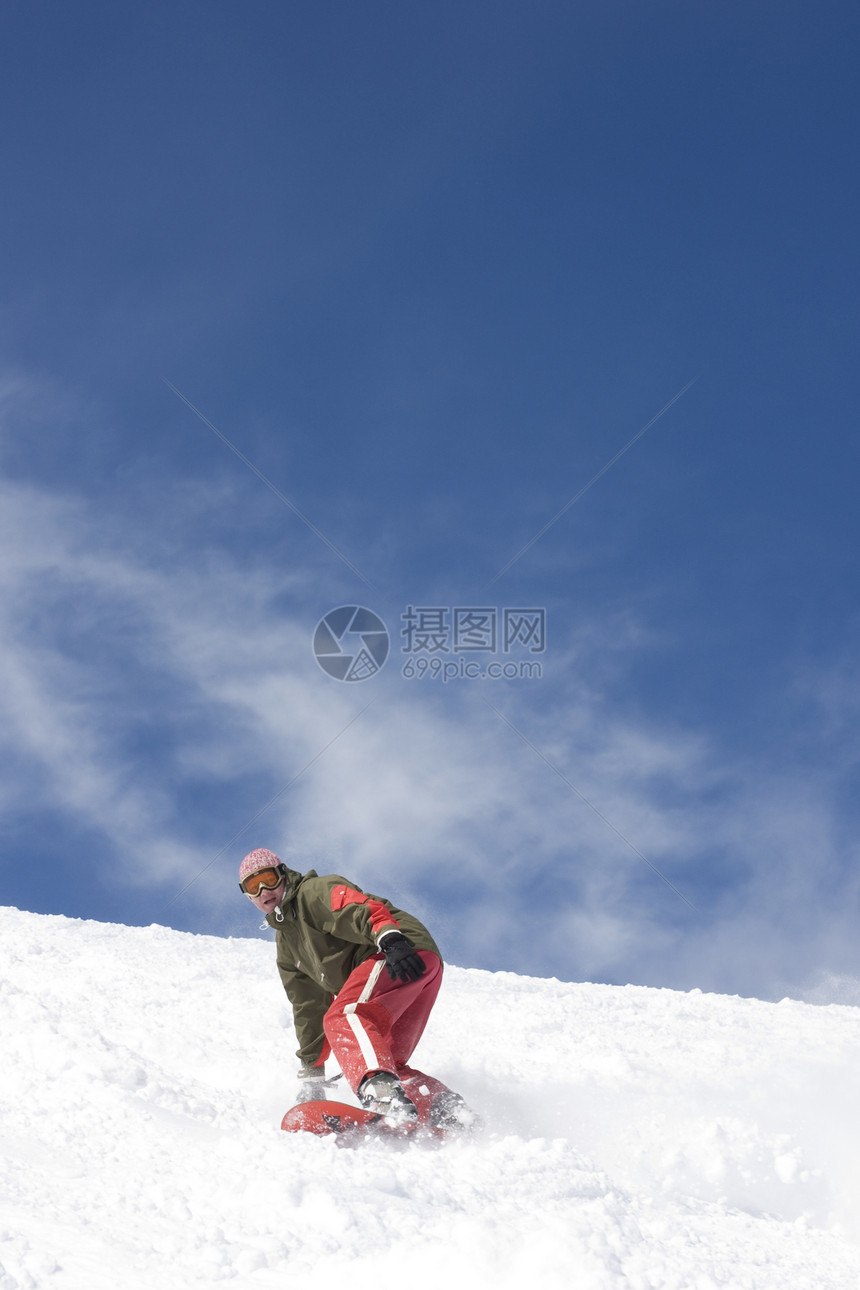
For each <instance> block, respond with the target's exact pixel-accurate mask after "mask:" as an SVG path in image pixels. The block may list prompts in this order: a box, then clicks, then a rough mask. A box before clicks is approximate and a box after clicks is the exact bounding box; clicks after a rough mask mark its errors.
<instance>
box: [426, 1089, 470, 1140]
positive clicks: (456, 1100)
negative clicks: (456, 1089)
mask: <svg viewBox="0 0 860 1290" xmlns="http://www.w3.org/2000/svg"><path fill="white" fill-rule="evenodd" d="M480 1123H481V1121H480V1117H479V1116H478V1115H477V1114H476V1113H475V1112H474V1111H473V1110H472V1108H471V1107H470V1106H467V1105H466V1103H465V1102H464V1100H463V1098H462V1097H461V1096H460V1094H459V1093H452V1092H451V1091H450V1090H446V1091H445V1092H444V1093H437V1094H436V1096H435V1097H434V1098H433V1102H432V1105H431V1107H430V1124H431V1125H432V1126H433V1128H434V1129H445V1130H446V1131H449V1132H450V1131H454V1132H460V1133H469V1132H470V1131H471V1130H473V1129H477V1128H479V1127H480Z"/></svg>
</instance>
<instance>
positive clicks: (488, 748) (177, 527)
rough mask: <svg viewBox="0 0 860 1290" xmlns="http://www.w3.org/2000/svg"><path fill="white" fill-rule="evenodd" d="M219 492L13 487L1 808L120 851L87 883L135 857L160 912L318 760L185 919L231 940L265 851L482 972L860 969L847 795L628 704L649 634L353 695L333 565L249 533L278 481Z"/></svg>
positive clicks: (621, 975)
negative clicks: (359, 888) (514, 669)
mask: <svg viewBox="0 0 860 1290" xmlns="http://www.w3.org/2000/svg"><path fill="white" fill-rule="evenodd" d="M225 479H226V477H225V478H220V479H217V480H215V481H212V482H209V481H200V480H187V479H185V478H182V477H176V478H174V479H173V480H168V481H166V482H163V483H162V484H161V485H160V487H159V489H158V492H157V495H156V494H155V493H153V494H151V495H149V494H147V493H146V490H143V491H141V490H138V491H137V492H134V491H133V490H132V489H131V487H128V488H125V489H121V488H119V487H118V488H117V489H116V490H115V492H114V493H113V494H112V495H108V496H107V498H106V497H105V494H104V492H100V493H99V495H98V497H97V498H96V497H93V496H91V495H89V494H88V493H87V492H86V491H85V490H84V488H83V486H78V487H77V489H76V490H73V489H72V488H66V489H65V490H64V489H62V488H60V487H58V486H57V485H56V484H51V485H39V484H36V483H32V482H30V483H28V482H22V480H21V479H20V478H19V479H15V480H13V479H9V480H7V481H6V482H5V483H4V484H3V486H2V495H0V502H2V511H0V516H1V517H2V518H0V526H2V527H0V536H2V556H0V586H2V589H3V595H2V604H0V618H2V622H3V638H2V652H0V669H2V698H0V701H2V704H3V714H4V716H3V727H2V732H0V739H2V742H3V745H4V746H5V750H6V753H7V756H8V759H9V763H10V766H11V772H10V774H9V776H8V778H7V785H6V792H5V809H6V811H7V813H8V814H9V815H10V816H11V817H12V818H14V817H15V815H16V813H17V814H20V813H26V812H28V811H33V810H37V809H39V808H40V807H41V808H42V809H50V810H55V811H59V812H61V813H63V814H64V815H65V816H66V818H68V819H69V820H70V821H77V822H78V824H79V825H80V827H81V828H82V829H86V830H88V831H89V832H91V833H97V834H98V835H100V836H101V837H102V838H103V840H104V844H103V849H102V850H101V852H99V853H98V855H97V857H96V872H95V874H94V877H96V878H97V875H98V871H99V866H100V865H108V864H115V862H116V858H117V857H122V859H123V861H124V863H125V865H126V866H127V870H126V871H127V872H128V874H129V876H130V879H132V880H133V881H134V882H135V883H136V884H143V885H147V884H150V885H154V886H155V887H156V888H157V889H159V890H161V891H163V892H165V893H166V895H165V899H167V897H168V896H169V895H172V894H173V893H174V892H175V891H177V890H178V889H179V888H180V887H181V886H184V884H185V883H186V882H187V881H188V880H189V878H191V877H192V876H193V875H194V874H196V873H198V872H199V871H201V870H202V869H203V868H204V867H205V866H207V865H209V862H210V861H211V860H212V857H213V855H214V854H215V852H216V851H217V850H219V849H220V847H221V846H222V845H224V843H226V842H227V841H228V840H229V838H230V837H231V836H232V835H233V834H234V833H238V832H239V830H240V829H242V828H243V826H244V825H245V824H247V823H248V821H250V819H251V817H252V816H253V815H254V814H255V813H256V812H257V811H259V810H260V809H261V808H262V807H263V806H264V804H265V803H266V802H267V801H268V800H269V799H270V798H271V797H272V796H273V795H274V794H275V793H277V792H278V790H279V789H281V788H283V787H284V786H285V785H286V784H287V783H288V782H289V781H290V780H291V779H293V778H294V777H295V776H296V775H297V774H298V772H300V771H302V768H303V767H306V766H308V763H311V762H312V761H313V764H312V765H310V766H309V768H308V769H307V770H306V771H305V772H304V773H303V774H301V775H300V776H299V778H298V779H296V782H295V784H294V785H293V786H292V787H291V788H290V789H289V790H288V791H287V792H286V793H284V794H283V795H282V796H281V797H280V798H279V799H278V801H277V803H276V804H275V805H273V806H272V807H271V808H270V809H269V810H268V811H267V812H266V813H265V814H264V815H263V816H262V817H261V819H260V820H259V821H258V822H257V823H256V824H255V825H254V826H253V827H252V828H251V829H248V830H247V832H245V833H244V834H243V835H242V837H241V838H240V839H239V840H238V841H237V842H236V843H235V844H234V846H233V847H232V848H230V850H229V851H228V855H227V857H226V858H225V860H224V862H223V864H220V863H219V864H218V865H217V866H214V867H213V868H212V869H210V870H208V872H207V875H206V877H204V878H202V879H201V880H200V881H199V882H198V883H196V884H195V885H194V887H193V893H192V899H193V907H194V910H195V916H197V917H202V916H205V914H206V911H208V916H209V918H210V919H211V920H212V922H213V924H214V925H215V926H219V927H222V928H223V926H224V924H225V921H226V920H229V924H230V928H231V930H234V929H235V920H236V913H235V908H236V907H235V905H234V903H233V902H234V900H235V895H234V887H233V883H232V881H230V882H227V883H226V884H225V883H224V882H223V881H222V878H223V874H224V873H225V871H226V869H227V868H228V867H232V865H233V864H234V863H235V861H236V860H237V859H238V858H239V857H240V855H241V854H242V853H243V851H244V849H246V847H250V846H251V845H259V844H264V845H271V846H273V847H275V848H276V849H278V848H279V849H281V850H282V852H283V853H284V856H285V858H286V859H287V860H289V861H290V862H291V863H294V864H295V865H297V867H304V866H305V865H307V866H311V865H313V866H314V867H316V868H318V869H320V870H327V869H338V870H340V871H342V872H345V873H346V874H347V875H348V876H350V877H352V878H354V879H355V880H356V881H358V882H360V883H362V884H363V885H365V886H367V887H369V888H370V889H374V888H375V889H376V890H378V891H382V892H383V893H384V894H389V893H390V894H391V895H392V896H393V897H395V898H396V899H399V900H401V901H402V903H404V904H407V905H408V904H410V903H411V904H412V905H413V906H415V907H416V908H417V909H423V910H426V911H427V916H428V918H430V917H431V916H432V918H433V919H434V920H435V921H434V924H433V925H434V927H439V928H441V929H442V930H443V931H444V933H445V939H446V943H447V944H449V945H450V946H451V950H450V952H451V954H452V956H453V957H454V958H455V960H456V959H459V960H460V961H465V962H469V963H478V964H481V963H490V964H492V965H493V966H503V965H509V966H513V967H515V968H517V969H518V970H530V971H533V972H539V971H549V972H551V973H553V974H555V975H559V976H567V977H577V976H595V977H600V978H604V979H615V980H621V979H623V980H631V981H635V980H641V981H646V982H648V983H650V984H660V983H663V984H672V985H682V986H683V985H693V984H698V985H701V986H703V987H705V988H731V989H738V990H745V991H747V992H751V993H752V992H756V991H757V992H760V993H763V992H767V991H768V989H776V988H779V983H788V984H790V983H791V982H795V983H797V982H802V981H805V980H808V978H809V976H810V973H812V972H813V971H814V970H815V969H817V968H831V969H833V970H834V971H837V970H838V971H842V972H850V971H852V970H856V957H852V956H853V955H855V954H856V951H854V949H853V939H852V933H853V925H852V919H853V917H854V916H855V914H856V910H857V903H858V899H857V898H858V893H857V891H856V884H853V885H852V883H851V881H850V880H846V877H845V856H844V855H843V854H842V850H841V844H840V842H839V833H840V830H839V821H840V816H839V813H838V810H837V808H836V806H835V805H834V802H833V800H832V798H831V787H832V784H831V777H829V776H828V775H827V774H824V773H812V774H810V773H804V771H803V768H800V767H798V766H797V765H794V764H790V763H786V762H784V761H783V762H781V761H780V760H779V759H778V758H777V759H775V760H774V761H773V763H772V764H770V765H769V766H768V767H767V768H766V769H765V768H763V767H762V766H761V765H760V764H758V763H757V762H756V761H755V760H754V759H753V758H752V757H751V756H750V757H747V758H745V757H744V756H743V755H738V754H737V753H736V752H735V753H733V754H731V755H729V753H728V752H726V751H724V750H722V749H720V748H719V747H718V746H716V745H715V744H714V742H713V740H712V739H710V738H709V737H708V736H707V734H706V733H704V732H701V731H696V730H689V729H684V728H679V727H678V726H677V725H675V726H670V725H668V724H665V723H664V724H662V725H658V724H655V723H654V722H653V721H651V722H647V721H646V719H645V718H642V717H638V718H633V719H632V718H631V717H630V715H629V714H628V713H627V712H626V711H625V709H624V706H623V705H622V704H621V703H619V702H618V701H617V700H614V698H613V693H614V690H613V686H614V679H615V678H616V677H618V676H623V671H624V666H625V658H629V657H632V656H633V655H634V654H635V652H636V651H637V650H639V649H641V648H642V642H643V639H646V638H648V637H649V632H648V629H647V627H643V626H641V625H640V624H638V623H637V622H636V620H635V619H634V618H633V616H632V615H629V614H628V615H626V616H623V617H622V618H620V619H618V620H616V621H614V622H612V623H611V624H607V623H605V622H600V621H599V620H596V619H595V620H589V619H588V617H587V616H585V615H583V617H582V621H581V622H580V625H579V626H578V628H577V631H576V635H575V636H574V637H572V638H571V639H569V640H568V641H562V640H557V641H556V642H555V644H554V645H553V649H554V650H555V655H554V659H553V666H552V668H551V669H550V668H547V674H546V676H545V678H544V680H543V681H540V682H529V683H523V684H522V685H520V686H519V687H518V688H511V687H508V686H503V687H494V686H492V685H491V683H477V682H476V683H461V684H459V685H450V686H448V687H441V686H440V685H436V686H435V688H434V687H433V684H432V683H424V684H422V685H419V684H416V683H409V682H406V681H404V680H403V679H402V678H400V677H399V676H398V674H397V668H396V666H395V664H394V660H392V662H391V663H390V664H389V666H388V669H387V670H386V671H385V672H383V674H382V675H381V676H380V677H379V678H376V679H375V680H373V681H371V682H368V683H367V684H366V685H356V686H348V685H338V684H337V683H335V682H333V681H331V680H330V679H329V678H327V677H325V676H324V675H323V673H322V672H321V671H320V670H319V669H318V668H317V666H316V664H315V662H314V660H313V658H312V655H311V648H310V634H311V631H312V629H313V626H314V624H315V623H316V621H317V619H318V617H319V616H320V614H321V613H322V612H325V610H326V609H328V608H330V607H331V606H332V605H334V604H337V603H343V601H344V595H343V582H342V581H339V579H341V578H342V576H343V571H342V569H341V568H339V567H338V568H335V569H332V568H331V567H330V565H331V564H332V561H331V558H330V556H329V554H328V553H327V552H326V551H325V550H323V549H322V548H320V549H316V548H315V547H313V546H312V542H313V539H311V538H309V537H308V535H307V534H306V533H304V531H303V532H302V533H301V534H300V539H301V540H300V541H299V540H296V539H294V538H293V537H291V538H290V541H291V543H292V544H293V545H294V546H296V547H297V550H298V552H299V553H300V554H301V563H299V562H298V561H297V559H295V558H294V559H292V561H288V560H286V559H285V558H284V555H283V551H282V549H281V548H280V547H279V546H278V545H277V543H273V542H272V541H271V540H267V541H263V540H261V541H260V542H259V545H258V546H256V547H252V545H251V543H250V541H249V542H248V543H247V544H246V543H245V542H244V541H240V540H238V539H237V540H235V541H234V540H233V536H232V535H233V534H240V535H241V531H242V524H237V522H236V516H237V515H239V516H241V517H242V519H243V521H244V520H245V519H246V518H247V526H248V533H249V536H250V537H253V535H254V532H255V530H254V524H255V523H256V521H257V519H258V518H259V517H258V515H257V512H256V510H255V502H256V499H257V490H258V488H259V487H260V486H259V484H258V482H257V481H256V480H255V479H253V477H251V476H250V475H249V476H248V478H247V479H245V478H244V477H242V476H239V477H237V478H234V477H233V476H230V477H229V482H225ZM225 516H229V523H227V522H226V521H225ZM285 525H286V521H285ZM230 526H232V527H230ZM228 528H229V535H228V533H227V530H228ZM286 529H287V531H289V532H290V533H292V530H291V529H289V526H288V525H286ZM257 531H259V530H257ZM267 538H268V534H267ZM305 538H307V542H305V543H304V545H303V544H302V542H303V541H304V539H305ZM826 693H828V694H829V693H831V690H827V691H826ZM484 699H489V700H490V701H491V702H492V703H494V704H495V705H496V706H498V707H499V708H500V710H501V711H503V712H504V713H505V715H506V716H507V717H508V718H509V720H510V721H511V722H512V723H513V725H514V726H516V727H517V729H519V730H521V731H522V733H523V735H525V736H526V737H527V738H528V739H529V740H530V741H531V742H532V743H533V744H534V745H535V746H536V747H537V748H538V749H539V750H540V752H541V753H543V755H544V756H545V757H546V758H548V759H549V760H550V761H551V762H552V763H553V765H555V766H556V767H557V768H558V770H559V771H560V772H561V774H562V775H563V776H564V777H565V778H566V779H567V780H569V782H570V783H571V784H573V785H574V786H575V787H576V789H578V790H579V792H580V793H582V794H583V795H584V796H585V797H586V798H587V799H588V800H589V801H590V802H591V803H592V804H593V806H594V807H595V808H596V809H597V810H598V811H599V812H601V813H602V815H603V816H605V817H606V819H607V820H609V821H611V823H612V824H613V825H614V826H615V829H617V830H618V831H619V832H620V833H621V834H623V835H624V837H626V838H628V839H629V840H630V842H631V843H632V844H633V846H634V847H636V848H637V849H638V850H640V851H642V852H643V853H644V854H645V855H646V856H647V857H648V858H649V859H650V860H651V861H653V863H654V864H655V865H656V866H657V867H658V868H659V869H660V870H662V871H663V872H664V873H666V875H667V877H670V878H671V880H672V882H673V883H674V884H675V885H676V886H678V887H679V888H680V889H681V890H682V891H683V892H684V893H685V894H686V895H688V896H689V897H690V898H691V899H692V900H693V901H694V902H695V904H696V905H697V910H696V911H695V912H692V911H690V909H689V908H688V907H687V906H685V905H684V904H683V902H682V901H680V900H679V899H678V896H677V895H676V894H675V893H674V892H673V891H672V890H671V889H670V888H669V887H668V886H667V885H665V884H664V883H662V882H661V881H660V879H659V878H658V877H657V876H655V875H654V873H653V872H651V871H650V870H649V869H648V868H647V867H646V865H645V864H643V862H642V860H641V859H640V858H639V857H638V856H637V855H636V854H635V853H634V851H633V850H632V849H631V848H630V847H629V846H627V845H626V844H625V842H624V841H623V840H622V838H621V837H619V836H618V834H617V833H615V832H613V831H612V830H611V829H610V828H608V827H607V824H606V823H605V822H604V820H602V819H601V818H599V816H598V815H597V814H595V812H594V811H592V810H590V809H589V807H588V806H587V805H585V804H584V803H583V801H582V800H580V798H579V797H577V796H576V794H574V793H572V792H571V791H570V789H569V788H568V787H567V786H566V785H565V784H564V783H563V782H562V780H561V779H560V778H559V777H558V776H557V775H556V774H554V773H553V771H552V770H551V769H550V768H549V767H548V766H547V765H546V764H545V763H544V762H543V761H542V760H541V759H540V758H539V757H538V756H536V755H535V753H534V751H533V750H532V749H531V748H529V747H527V746H526V745H525V744H523V743H522V742H521V741H520V739H518V738H517V736H516V735H515V734H514V732H513V731H512V730H511V729H510V728H509V727H508V726H507V725H505V724H504V723H503V722H502V721H500V720H499V718H498V716H497V715H496V714H495V713H493V712H492V711H491V710H490V709H489V708H488V707H487V705H486V703H485V702H484V701H483V700H484ZM365 703H369V704H370V707H369V708H368V710H367V711H366V712H365V713H364V714H363V715H361V716H360V717H359V718H358V719H357V720H356V721H355V724H354V725H352V726H351V727H350V728H349V729H348V730H345V727H347V725H348V723H349V722H350V721H351V720H352V719H353V718H354V717H355V716H356V714H357V713H358V712H359V711H360V709H361V707H362V706H363V705H364V704H365ZM827 711H828V713H830V714H831V715H830V716H829V717H828V719H829V720H832V711H833V704H832V703H831V704H830V705H829V707H828V709H827ZM342 732H343V733H342ZM327 745H330V746H328V747H327V748H326V746H327ZM324 749H326V751H324V752H323V750H324ZM321 753H322V755H321V756H319V754H321ZM315 758H318V760H316V761H314V760H313V759H315ZM216 878H217V881H216V880H215V879H216ZM183 908H187V906H183V904H182V903H181V902H179V903H178V904H177V905H175V906H173V907H172V912H171V916H172V917H182V916H183ZM249 930H251V925H250V924H249ZM440 935H441V933H440ZM854 939H856V938H854Z"/></svg>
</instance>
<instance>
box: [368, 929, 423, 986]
mask: <svg viewBox="0 0 860 1290" xmlns="http://www.w3.org/2000/svg"><path fill="white" fill-rule="evenodd" d="M379 948H380V949H381V950H382V953H383V954H384V955H385V966H386V968H387V969H388V975H389V976H390V977H391V979H392V981H417V980H418V978H419V976H423V975H424V973H425V972H426V971H427V964H426V963H425V962H424V960H423V959H422V957H421V955H420V954H419V953H418V951H417V950H416V948H415V946H414V945H413V944H412V941H410V939H409V937H408V936H404V935H403V933H402V932H383V933H382V935H381V936H380V938H379Z"/></svg>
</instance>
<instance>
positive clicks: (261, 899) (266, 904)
mask: <svg viewBox="0 0 860 1290" xmlns="http://www.w3.org/2000/svg"><path fill="white" fill-rule="evenodd" d="M286 888H287V884H286V881H285V880H283V879H282V880H281V882H279V883H278V885H277V887H261V888H260V890H259V891H258V892H257V895H256V896H249V897H248V899H249V900H250V901H251V902H252V903H253V904H255V905H256V906H257V908H258V909H259V911H260V913H261V914H271V912H272V910H273V909H274V908H275V907H276V906H277V905H280V903H281V901H282V900H283V899H284V892H285V891H286Z"/></svg>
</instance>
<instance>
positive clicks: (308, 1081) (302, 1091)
mask: <svg viewBox="0 0 860 1290" xmlns="http://www.w3.org/2000/svg"><path fill="white" fill-rule="evenodd" d="M325 1100H326V1092H325V1069H324V1068H323V1067H322V1066H303V1067H302V1068H301V1070H300V1071H299V1091H298V1094H297V1096H296V1106H299V1105H301V1103H302V1102H324V1101H325Z"/></svg>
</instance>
